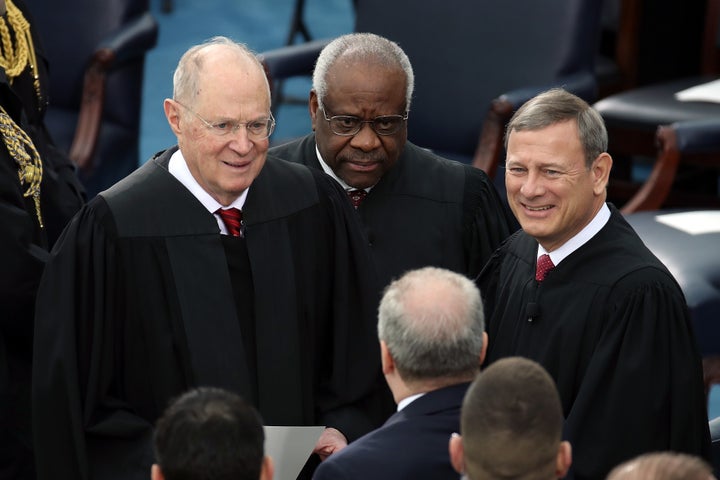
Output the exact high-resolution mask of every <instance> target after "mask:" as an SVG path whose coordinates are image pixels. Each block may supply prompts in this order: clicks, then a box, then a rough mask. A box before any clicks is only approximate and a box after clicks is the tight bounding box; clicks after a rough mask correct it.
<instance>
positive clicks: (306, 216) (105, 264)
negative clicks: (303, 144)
mask: <svg viewBox="0 0 720 480" xmlns="http://www.w3.org/2000/svg"><path fill="white" fill-rule="evenodd" d="M173 87H174V88H173V98H168V99H166V100H165V101H164V109H165V114H166V117H167V120H168V123H169V125H170V128H171V129H172V130H173V132H174V133H175V136H176V137H177V145H176V146H173V147H171V148H168V149H167V150H165V151H163V152H160V153H158V154H157V155H156V156H155V157H154V158H152V159H150V160H149V161H148V162H147V163H146V164H145V165H143V166H142V167H140V168H139V169H138V170H137V171H136V172H135V173H133V174H131V175H130V176H128V177H127V178H125V179H124V180H122V181H121V182H119V183H118V184H116V185H114V186H113V187H111V188H110V189H108V190H106V191H105V192H102V193H100V194H99V195H98V196H97V197H96V198H95V199H94V200H93V201H92V202H90V203H89V204H88V205H87V206H86V207H85V208H84V209H83V210H82V211H81V212H80V214H79V215H77V216H76V217H75V218H74V219H73V221H72V222H71V224H70V226H69V228H68V229H67V230H66V231H65V234H64V236H63V238H62V239H61V241H60V244H59V248H57V249H56V251H55V252H54V255H53V257H52V258H51V260H50V262H49V263H48V266H47V269H46V271H45V276H44V278H43V282H42V284H41V286H40V293H39V294H38V307H37V317H36V323H35V332H36V336H35V345H34V347H35V353H36V355H35V358H34V363H33V368H34V372H33V373H34V375H33V381H34V382H33V408H34V409H33V414H34V420H35V441H36V447H37V451H38V457H37V465H38V479H39V480H43V479H50V478H52V479H54V480H57V479H68V480H69V479H73V480H76V479H84V480H88V479H100V478H102V479H104V480H108V479H118V480H120V479H122V480H130V479H142V480H146V479H147V478H148V472H149V471H150V466H151V464H152V461H153V456H152V448H151V447H152V442H151V439H152V432H153V424H154V423H155V421H156V420H157V419H158V417H159V416H160V415H161V413H162V411H163V410H164V408H165V406H166V405H167V403H168V401H169V400H170V399H171V398H173V397H175V396H177V395H179V394H180V393H182V392H184V391H187V390H188V389H191V388H194V387H198V386H211V387H220V388H224V389H226V390H229V391H231V392H234V393H237V394H240V395H241V396H242V397H243V398H244V399H246V400H247V401H248V402H249V403H251V404H252V405H253V406H254V407H256V408H257V410H258V411H259V412H260V414H261V415H262V417H263V419H264V420H265V421H266V422H267V423H268V424H269V425H301V426H302V425H324V426H327V427H328V428H326V429H325V431H324V433H323V435H322V436H321V437H320V440H319V441H318V443H317V445H316V453H317V454H318V455H329V454H330V453H332V452H333V451H335V450H336V449H339V448H342V447H344V446H345V445H346V443H347V440H348V439H352V438H355V437H357V436H359V435H361V434H363V433H365V432H366V431H369V430H370V429H371V428H373V427H375V426H377V425H378V424H379V423H380V421H381V419H380V418H379V417H378V418H371V416H370V415H369V414H368V413H367V412H368V411H367V410H366V409H364V408H360V407H359V406H358V405H361V404H364V402H366V401H367V397H368V396H369V395H371V394H372V393H373V392H375V391H376V389H377V385H378V384H380V383H381V382H382V381H383V380H382V376H381V368H380V361H379V358H380V356H379V355H380V351H379V346H378V344H377V336H376V333H375V318H374V315H375V309H376V306H377V299H378V294H377V292H378V290H379V287H378V286H377V283H376V277H375V274H374V270H373V267H372V260H371V257H370V254H369V251H368V248H367V245H366V244H365V242H364V241H362V233H361V226H360V224H359V221H358V219H357V215H356V214H355V212H354V210H353V208H352V206H351V205H350V204H349V203H348V202H347V200H346V197H345V194H344V192H343V191H342V189H341V188H340V187H339V186H338V185H337V183H336V182H334V181H333V180H332V179H330V178H328V177H327V176H326V175H324V174H323V173H322V172H319V171H317V170H313V169H310V168H307V167H304V166H302V165H297V164H293V163H290V162H285V161H282V160H279V159H270V158H267V149H268V146H269V139H268V137H269V136H270V134H271V133H272V131H273V128H274V125H275V121H274V120H273V118H272V115H271V114H270V90H269V86H268V83H267V79H266V77H265V74H264V72H263V69H262V66H261V65H260V63H259V62H258V60H257V59H256V57H255V55H254V54H253V53H252V52H250V51H249V50H248V49H247V48H246V47H245V46H244V45H241V44H238V43H235V42H233V41H231V40H230V39H228V38H225V37H218V38H215V39H212V40H210V41H208V42H206V43H203V44H201V45H197V46H195V47H192V48H191V49H190V50H188V51H187V52H186V53H185V55H183V57H182V58H181V59H180V62H179V64H178V67H177V69H176V71H175V74H174V77H173ZM307 473H308V474H309V473H310V471H308V472H307Z"/></svg>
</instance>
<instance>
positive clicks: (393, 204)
mask: <svg viewBox="0 0 720 480" xmlns="http://www.w3.org/2000/svg"><path fill="white" fill-rule="evenodd" d="M413 88H414V75H413V70H412V66H411V65H410V60H409V59H408V57H407V55H406V54H405V52H403V51H402V49H401V48H400V47H399V46H398V45H397V44H395V43H394V42H391V41H389V40H387V39H385V38H383V37H380V36H378V35H374V34H369V33H356V34H349V35H344V36H342V37H339V38H337V39H335V40H334V41H333V42H331V43H330V44H329V45H327V46H326V47H325V48H324V49H323V51H322V52H321V53H320V56H319V57H318V60H317V63H316V66H315V72H314V74H313V88H312V90H311V91H310V100H309V110H310V117H311V121H312V128H313V130H314V132H315V133H314V134H311V135H309V136H307V137H305V138H302V139H299V140H296V141H294V142H291V143H288V144H285V145H280V146H278V147H273V148H272V149H270V155H277V156H279V157H280V158H286V159H288V160H290V161H294V162H298V163H302V164H304V165H308V166H311V167H313V168H316V169H321V170H323V171H325V172H326V173H327V174H329V175H330V176H332V177H333V178H335V180H337V182H338V183H340V185H342V186H343V187H344V188H345V190H346V191H347V192H348V193H351V192H353V193H354V192H355V191H358V190H359V191H360V194H361V195H362V196H363V197H365V198H364V200H362V202H361V203H360V204H359V206H358V207H357V212H358V214H359V215H360V219H361V221H362V223H363V225H364V227H365V232H366V234H367V237H368V242H369V243H370V247H371V250H372V254H373V257H374V258H375V264H376V266H377V269H378V273H379V276H380V282H381V286H383V287H384V286H386V285H388V284H389V283H390V282H391V281H392V280H393V279H394V278H397V277H399V276H401V275H402V274H403V273H405V272H406V271H408V270H412V269H415V268H420V267H424V266H436V267H443V268H447V269H449V270H453V271H455V272H458V273H461V274H465V275H467V276H468V277H470V278H475V276H477V274H478V273H479V272H480V269H481V268H482V266H483V265H484V264H485V262H486V261H487V259H488V258H489V257H490V255H491V254H492V252H493V251H494V250H495V248H497V247H498V246H499V244H500V242H501V241H502V240H504V239H505V238H506V237H507V236H508V235H509V234H510V233H512V232H513V231H515V230H516V229H517V222H516V221H515V219H514V218H513V217H512V215H511V214H510V211H509V210H508V209H507V207H506V205H505V204H504V203H503V202H502V200H501V199H500V197H499V195H498V193H497V191H496V190H495V187H494V186H493V184H492V182H491V181H490V179H489V178H488V177H487V175H485V172H483V171H482V170H479V169H477V168H474V167H471V166H469V165H464V164H461V163H459V162H455V161H450V160H447V159H444V158H441V157H439V156H437V155H435V154H433V153H432V152H430V151H428V150H425V149H423V148H420V147H418V146H416V145H413V144H412V143H410V142H408V141H407V121H408V114H409V112H410V101H411V99H412V93H413ZM438 121H445V122H452V121H453V119H438Z"/></svg>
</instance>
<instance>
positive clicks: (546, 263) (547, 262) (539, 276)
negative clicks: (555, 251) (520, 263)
mask: <svg viewBox="0 0 720 480" xmlns="http://www.w3.org/2000/svg"><path fill="white" fill-rule="evenodd" d="M553 268H555V264H553V262H552V260H551V259H550V255H548V254H547V253H545V254H543V255H540V257H539V258H538V261H537V269H536V270H535V280H537V281H538V282H542V281H543V280H545V275H547V272H549V271H550V270H552V269H553Z"/></svg>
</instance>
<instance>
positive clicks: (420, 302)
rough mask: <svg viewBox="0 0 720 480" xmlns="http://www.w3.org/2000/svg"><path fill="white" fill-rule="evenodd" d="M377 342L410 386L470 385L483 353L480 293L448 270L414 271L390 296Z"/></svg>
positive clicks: (388, 291) (389, 291) (394, 284)
mask: <svg viewBox="0 0 720 480" xmlns="http://www.w3.org/2000/svg"><path fill="white" fill-rule="evenodd" d="M378 336H379V338H380V340H381V341H382V342H383V343H384V345H385V346H386V347H387V350H388V351H389V352H390V355H391V356H392V360H393V361H394V366H395V367H396V369H397V372H398V373H399V375H400V377H401V378H402V379H403V381H404V382H406V383H414V382H424V383H425V382H428V381H429V382H435V383H436V384H437V385H438V386H442V384H453V383H459V382H461V381H470V380H472V379H473V378H474V376H475V374H476V373H477V372H478V370H479V367H480V362H481V360H482V358H481V357H482V355H483V353H484V315H483V307H482V301H481V299H480V292H479V291H478V289H477V287H476V286H475V284H474V283H473V282H472V281H471V280H469V279H468V278H466V277H464V276H462V275H460V274H458V273H455V272H451V271H449V270H445V269H442V268H435V267H426V268H421V269H418V270H413V271H410V272H408V273H406V274H405V275H403V276H402V277H401V278H400V279H398V280H395V281H394V282H392V283H391V284H390V285H389V286H388V287H387V289H386V290H385V294H384V295H383V298H382V301H381V302H380V308H379V313H378Z"/></svg>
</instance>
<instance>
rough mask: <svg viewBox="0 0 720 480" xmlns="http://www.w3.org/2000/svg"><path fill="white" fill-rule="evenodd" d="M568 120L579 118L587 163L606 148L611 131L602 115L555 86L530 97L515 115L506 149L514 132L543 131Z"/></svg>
mask: <svg viewBox="0 0 720 480" xmlns="http://www.w3.org/2000/svg"><path fill="white" fill-rule="evenodd" d="M568 120H575V121H577V126H578V132H579V136H580V143H581V144H582V147H583V151H584V152H585V166H586V167H587V168H588V169H589V168H590V167H592V163H593V161H595V159H596V158H597V157H598V155H600V154H601V153H604V152H606V151H607V146H608V134H607V129H606V128H605V122H604V121H603V118H602V117H601V116H600V114H599V113H598V112H597V111H596V110H595V109H594V108H592V107H591V106H590V105H588V103H587V102H586V101H585V100H583V99H581V98H580V97H577V96H576V95H573V94H572V93H570V92H567V91H566V90H563V89H562V88H553V89H551V90H548V91H546V92H543V93H541V94H539V95H537V96H536V97H534V98H532V99H530V100H528V101H527V102H526V103H525V104H523V106H521V107H520V108H519V109H518V110H517V112H515V114H514V115H513V116H512V118H511V119H510V122H509V123H508V125H507V129H506V131H505V149H507V144H508V138H509V137H510V133H511V132H513V131H522V130H540V129H542V128H545V127H549V126H551V125H555V124H557V123H562V122H565V121H568Z"/></svg>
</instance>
